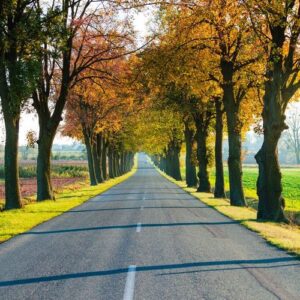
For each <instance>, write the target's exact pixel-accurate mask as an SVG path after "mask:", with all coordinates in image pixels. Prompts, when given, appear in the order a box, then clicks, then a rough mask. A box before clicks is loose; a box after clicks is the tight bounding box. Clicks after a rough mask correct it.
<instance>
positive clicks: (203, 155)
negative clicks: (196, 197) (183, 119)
mask: <svg viewBox="0 0 300 300" xmlns="http://www.w3.org/2000/svg"><path fill="white" fill-rule="evenodd" d="M203 125H204V123H203V122H200V123H197V124H196V126H197V158H198V162H199V172H198V178H199V186H198V189H197V191H198V192H208V193H209V192H210V191H211V185H210V181H209V173H208V162H209V161H208V150H207V135H208V126H205V125H204V126H203Z"/></svg>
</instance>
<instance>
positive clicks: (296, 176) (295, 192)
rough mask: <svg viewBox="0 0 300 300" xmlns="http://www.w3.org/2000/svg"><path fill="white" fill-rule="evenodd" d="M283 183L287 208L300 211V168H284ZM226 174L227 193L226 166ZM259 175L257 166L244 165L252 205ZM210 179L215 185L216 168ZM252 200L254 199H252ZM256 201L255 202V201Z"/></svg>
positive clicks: (245, 181) (225, 173) (246, 184)
mask: <svg viewBox="0 0 300 300" xmlns="http://www.w3.org/2000/svg"><path fill="white" fill-rule="evenodd" d="M281 171H282V176H283V178H282V185H283V196H284V198H285V201H286V210H288V211H295V212H296V211H300V168H282V169H281ZM184 172H185V169H184V168H182V176H183V177H184V176H185V173H184ZM224 176H225V188H226V191H227V194H228V192H229V178H228V169H227V167H225V168H224ZM257 176H258V169H257V168H256V167H248V166H246V167H244V168H243V185H244V190H245V196H246V197H247V200H248V202H249V204H250V205H252V204H253V206H255V203H256V201H253V199H255V200H257V195H256V179H257ZM210 180H211V184H212V186H214V182H215V176H214V170H211V172H210ZM251 200H252V201H251ZM253 202H254V203H253Z"/></svg>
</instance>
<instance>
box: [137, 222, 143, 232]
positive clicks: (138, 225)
mask: <svg viewBox="0 0 300 300" xmlns="http://www.w3.org/2000/svg"><path fill="white" fill-rule="evenodd" d="M141 229H142V223H137V225H136V232H141Z"/></svg>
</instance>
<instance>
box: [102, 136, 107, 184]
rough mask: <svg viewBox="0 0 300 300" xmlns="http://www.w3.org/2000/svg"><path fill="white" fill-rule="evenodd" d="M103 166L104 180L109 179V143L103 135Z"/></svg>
mask: <svg viewBox="0 0 300 300" xmlns="http://www.w3.org/2000/svg"><path fill="white" fill-rule="evenodd" d="M101 167H102V176H103V179H104V180H107V179H108V174H107V144H106V141H105V140H104V138H103V137H102V155H101Z"/></svg>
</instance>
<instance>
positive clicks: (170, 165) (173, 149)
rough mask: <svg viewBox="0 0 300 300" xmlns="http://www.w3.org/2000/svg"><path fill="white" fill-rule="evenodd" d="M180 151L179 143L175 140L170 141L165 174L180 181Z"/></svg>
mask: <svg viewBox="0 0 300 300" xmlns="http://www.w3.org/2000/svg"><path fill="white" fill-rule="evenodd" d="M180 149H181V143H180V142H179V141H177V140H175V139H174V140H172V141H171V142H170V143H169V145H168V151H167V169H168V173H167V174H168V175H169V176H171V177H173V178H174V179H175V180H182V177H181V171H180Z"/></svg>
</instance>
